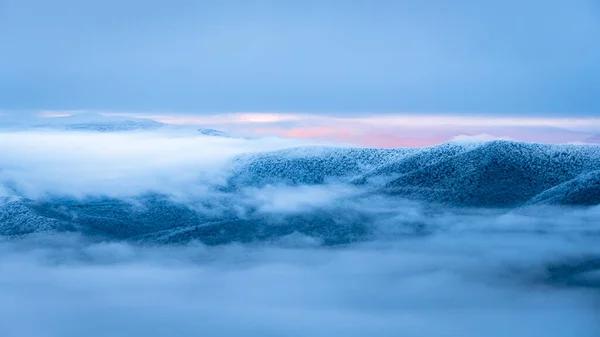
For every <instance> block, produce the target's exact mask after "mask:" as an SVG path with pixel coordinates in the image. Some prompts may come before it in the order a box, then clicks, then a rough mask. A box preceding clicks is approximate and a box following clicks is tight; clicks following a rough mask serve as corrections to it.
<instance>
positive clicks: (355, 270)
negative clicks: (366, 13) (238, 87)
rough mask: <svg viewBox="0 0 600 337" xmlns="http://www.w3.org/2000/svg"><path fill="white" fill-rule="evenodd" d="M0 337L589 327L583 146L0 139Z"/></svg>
mask: <svg viewBox="0 0 600 337" xmlns="http://www.w3.org/2000/svg"><path fill="white" fill-rule="evenodd" d="M0 153H1V154H2V155H1V156H0V240H1V241H0V285H1V287H0V317H2V319H1V320H0V332H2V336H9V337H13V336H24V335H27V336H82V335H86V336H138V335H139V336H142V335H143V336H164V335H178V336H198V335H199V334H200V335H205V336H334V335H335V336H338V335H339V336H398V334H399V332H401V334H402V335H407V336H448V335H457V336H459V335H460V336H483V335H485V336H598V335H599V334H600V323H598V322H599V320H598V317H599V316H598V314H599V313H600V206H599V205H600V146H599V145H547V144H534V143H519V142H511V141H500V140H493V141H487V142H468V141H455V142H448V143H443V144H440V145H437V146H432V147H422V148H394V149H379V148H358V147H349V146H347V145H344V144H324V143H317V142H311V141H307V140H295V139H283V138H273V137H252V138H250V137H238V136H236V135H230V134H227V133H224V132H220V131H218V130H209V129H202V130H197V129H193V128H175V127H168V126H164V125H160V124H159V123H150V122H148V121H143V122H140V121H133V122H132V121H130V120H125V119H123V120H118V119H117V121H116V122H111V123H104V124H99V123H98V122H96V121H87V120H86V121H76V122H73V123H71V124H68V125H60V124H47V125H46V124H45V125H36V127H31V126H27V125H25V124H23V125H21V124H19V123H16V122H15V123H14V124H13V125H10V127H7V128H5V129H4V130H2V132H0Z"/></svg>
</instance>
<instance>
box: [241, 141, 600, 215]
mask: <svg viewBox="0 0 600 337" xmlns="http://www.w3.org/2000/svg"><path fill="white" fill-rule="evenodd" d="M598 169H600V146H594V145H587V146H584V145H545V144H530V143H518V142H510V141H491V142H485V143H445V144H442V145H439V146H434V147H427V148H420V149H351V148H347V149H338V148H297V149H290V150H283V151H276V152H269V153H261V154H256V155H251V156H244V157H240V158H238V159H237V160H236V161H235V163H234V169H233V173H232V175H231V180H230V182H231V185H232V186H237V187H239V186H264V185H266V184H294V185H299V184H323V183H325V182H328V181H331V180H337V181H344V182H351V183H353V184H357V185H364V186H367V187H369V188H372V189H374V190H375V191H378V192H382V193H385V194H388V195H395V196H401V197H405V198H409V199H417V200H425V201H429V202H436V203H443V204H451V205H456V206H471V207H512V206H519V205H523V204H525V203H527V202H528V201H529V200H530V199H532V198H534V197H535V196H537V195H538V194H540V193H542V192H544V191H546V190H549V189H551V188H554V187H556V186H559V185H561V184H563V183H566V182H568V181H570V180H572V179H575V178H576V177H578V176H580V175H582V174H586V173H589V172H593V171H596V170H598ZM585 184H591V185H590V187H589V188H588V187H585V186H587V185H585ZM581 185H585V186H581ZM578 186H580V187H579V188H582V189H584V190H589V191H593V190H594V188H596V187H594V186H595V185H594V180H593V179H591V180H585V182H583V181H580V182H579V185H578ZM590 193H591V192H590ZM577 200H579V199H573V200H572V201H569V202H568V203H569V204H572V203H575V204H593V203H595V201H594V200H595V199H593V198H592V199H590V200H579V201H577ZM576 201H577V202H576ZM565 202H566V201H565Z"/></svg>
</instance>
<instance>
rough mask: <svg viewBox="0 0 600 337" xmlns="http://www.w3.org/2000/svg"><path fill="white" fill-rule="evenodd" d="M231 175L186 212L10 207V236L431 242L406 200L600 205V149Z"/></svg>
mask: <svg viewBox="0 0 600 337" xmlns="http://www.w3.org/2000/svg"><path fill="white" fill-rule="evenodd" d="M229 174H230V176H229V179H228V183H227V186H226V188H219V187H218V186H213V187H214V190H213V192H211V193H209V194H208V195H206V196H202V195H197V194H195V195H194V196H193V197H190V198H189V199H182V200H180V199H173V198H171V197H170V196H169V195H160V194H156V193H155V194H150V193H148V194H143V195H138V196H132V197H129V198H127V199H125V198H123V199H120V198H115V197H112V198H109V197H103V196H93V195H91V196H88V197H84V198H78V199H74V198H69V197H65V196H61V197H58V196H54V197H51V196H48V197H45V198H42V199H40V200H29V199H25V198H19V197H3V198H0V235H8V236H20V235H27V234H31V233H36V232H41V231H53V232H65V231H66V232H76V233H79V234H82V235H86V236H90V237H97V238H102V239H109V240H113V239H114V240H130V241H132V242H138V243H144V244H163V243H182V242H188V241H191V240H198V241H201V242H203V243H205V244H208V245H218V244H227V243H231V242H252V241H257V240H258V241H276V240H280V239H283V238H285V237H287V236H290V235H292V236H293V235H299V236H303V237H310V238H313V239H315V240H317V241H318V242H321V243H322V244H326V245H335V244H343V243H349V242H355V241H361V240H366V239H367V238H369V237H371V236H372V235H374V232H376V231H378V230H379V229H381V228H382V224H383V226H387V225H388V224H389V225H392V226H398V225H400V226H403V227H402V228H401V230H400V232H403V233H404V232H408V233H412V234H416V235H427V233H428V232H429V231H430V228H426V226H424V225H423V224H421V223H420V222H419V220H413V219H411V217H410V214H408V215H407V214H403V213H402V212H403V211H402V208H398V205H402V204H403V203H405V202H406V201H405V200H402V199H414V200H415V201H416V202H418V203H421V202H424V206H423V207H428V208H431V210H432V212H436V209H437V208H438V207H439V205H450V206H452V207H453V208H457V207H458V208H462V207H466V208H501V209H500V210H497V211H501V212H503V211H505V210H504V209H512V208H515V207H521V206H531V205H568V206H589V205H598V204H600V146H595V145H587V146H582V145H543V144H525V143H515V142H508V141H492V142H487V143H476V144H457V143H447V144H442V145H440V146H436V147H429V148H420V149H358V148H332V147H304V148H293V149H288V150H280V151H274V152H266V153H258V154H252V155H244V156H241V157H238V158H236V159H235V160H233V162H232V163H231V167H230V171H229ZM329 183H334V184H329ZM268 185H275V186H268ZM307 185H308V186H307ZM319 185H324V186H319ZM340 186H343V187H344V188H345V189H346V190H350V191H351V193H346V194H343V193H342V194H340V195H341V196H340V197H336V198H334V199H326V198H327V196H326V194H327V193H325V194H324V193H323V191H327V190H329V189H335V188H339V187H340ZM315 187H317V188H320V192H319V191H318V190H312V189H313V188H315ZM278 188H283V190H282V192H281V193H280V194H276V195H275V196H274V197H269V196H268V193H270V192H269V191H272V190H277V189H278ZM294 189H298V190H296V192H294V193H295V194H294V193H290V191H294ZM315 191H317V192H315ZM299 193H300V194H304V193H306V194H308V196H302V197H303V199H302V200H307V198H308V199H310V200H312V199H315V200H316V201H319V200H318V199H320V198H325V199H324V201H322V202H316V203H310V205H311V206H310V207H296V208H294V207H292V208H290V207H281V205H280V204H284V205H287V204H288V203H293V202H294V199H295V198H297V197H298V195H299ZM265 195H267V199H264V198H265ZM261 198H263V199H261ZM269 198H271V199H269ZM280 198H283V200H281V201H280V200H278V199H280ZM278 205H279V206H278ZM378 226H379V227H378ZM377 228H379V229H377Z"/></svg>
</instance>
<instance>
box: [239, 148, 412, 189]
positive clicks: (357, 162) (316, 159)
mask: <svg viewBox="0 0 600 337" xmlns="http://www.w3.org/2000/svg"><path fill="white" fill-rule="evenodd" d="M415 151H416V150H414V149H362V148H334V147H299V148H293V149H286V150H279V151H274V152H266V153H258V154H251V155H244V156H241V157H238V158H236V159H235V161H234V162H233V163H232V169H231V177H230V184H231V185H233V186H264V185H267V184H290V185H305V184H306V185H315V184H323V183H325V182H328V181H334V180H342V181H343V180H349V179H352V178H356V177H358V176H359V175H361V174H362V173H363V172H368V171H370V170H373V169H375V168H377V167H379V166H381V165H384V164H385V163H388V162H390V161H393V160H397V159H398V158H401V157H403V156H405V155H407V154H409V153H413V152H415Z"/></svg>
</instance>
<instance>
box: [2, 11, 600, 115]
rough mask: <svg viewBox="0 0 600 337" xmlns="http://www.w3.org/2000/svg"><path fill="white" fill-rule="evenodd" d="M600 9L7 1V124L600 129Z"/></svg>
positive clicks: (4, 94)
mask: <svg viewBox="0 0 600 337" xmlns="http://www.w3.org/2000/svg"><path fill="white" fill-rule="evenodd" d="M597 41H600V3H599V2H598V1H595V0H562V1H559V0H544V1H542V0H531V1H525V2H523V1H516V0H504V1H486V2H481V1H468V0H457V1H452V2H449V1H445V0H425V1H402V0H396V1H388V0H379V1H366V0H365V1H361V0H343V1H342V0H329V1H313V0H306V1H284V0H279V1H276V0H260V1H258V0H245V1H241V0H239V1H236V0H223V1H191V0H171V1H159V0H145V1H141V0H130V1H116V0H106V1H77V0H56V1H45V0H0V43H1V45H2V46H3V47H2V52H1V53H0V102H1V103H0V109H2V110H10V111H20V110H42V109H46V110H47V109H51V110H57V111H60V110H74V109H91V110H102V111H112V112H136V113H153V114H157V113H160V114H169V115H173V116H182V115H186V116H197V115H202V114H219V113H239V112H254V113H287V114H311V115H317V116H353V117H356V116H359V117H368V116H372V115H398V114H403V115H410V116H428V115H436V116H445V115H461V116H465V115H466V116H471V115H476V116H505V117H506V116H509V117H515V118H517V117H519V118H521V117H536V118H540V117H553V118H554V117H557V118H565V117H573V116H577V117H583V118H589V117H595V116H600V99H598V93H599V90H600V89H598V88H600V62H598V60H599V59H600V44H598V43H597Z"/></svg>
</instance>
